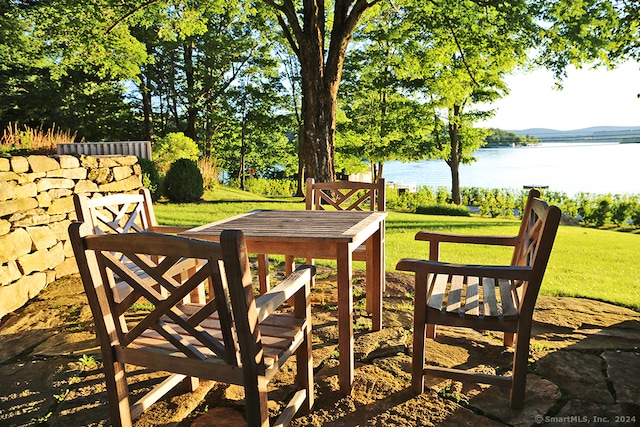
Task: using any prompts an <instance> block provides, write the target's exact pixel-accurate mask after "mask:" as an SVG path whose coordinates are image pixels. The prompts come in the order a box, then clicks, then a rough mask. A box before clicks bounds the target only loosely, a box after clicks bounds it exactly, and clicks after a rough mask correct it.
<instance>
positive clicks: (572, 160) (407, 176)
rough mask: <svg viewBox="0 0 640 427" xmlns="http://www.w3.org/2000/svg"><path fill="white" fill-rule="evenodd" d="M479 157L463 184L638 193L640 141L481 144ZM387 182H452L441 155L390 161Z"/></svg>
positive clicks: (465, 167) (467, 167)
mask: <svg viewBox="0 0 640 427" xmlns="http://www.w3.org/2000/svg"><path fill="white" fill-rule="evenodd" d="M474 156H475V157H476V158H477V159H478V160H477V161H476V162H474V163H472V164H471V165H462V166H461V167H460V183H461V186H463V187H486V188H513V189H521V188H523V186H530V185H536V186H548V187H549V190H552V191H564V192H566V193H567V194H568V195H570V196H571V195H575V194H576V193H579V192H585V193H597V194H606V193H611V194H624V193H628V194H640V144H594V143H591V144H590V143H584V144H582V143H571V144H564V143H546V144H541V145H539V146H536V147H513V148H506V147H505V148H482V149H480V150H478V151H476V153H475V154H474ZM384 177H385V178H386V180H387V182H396V183H404V184H415V185H418V186H420V185H428V186H432V187H438V186H445V187H450V186H451V171H450V169H449V167H448V166H447V164H446V163H445V162H444V161H442V160H426V161H420V162H412V163H403V162H397V161H393V162H387V163H385V166H384Z"/></svg>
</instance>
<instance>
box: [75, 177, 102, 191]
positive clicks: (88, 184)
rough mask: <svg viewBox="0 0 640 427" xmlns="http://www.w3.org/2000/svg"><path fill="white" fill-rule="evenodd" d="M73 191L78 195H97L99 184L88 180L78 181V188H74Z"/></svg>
mask: <svg viewBox="0 0 640 427" xmlns="http://www.w3.org/2000/svg"><path fill="white" fill-rule="evenodd" d="M73 191H74V192H75V193H77V194H82V193H95V192H96V191H98V184H96V183H95V182H93V181H87V180H83V181H78V182H76V186H75V187H74V188H73Z"/></svg>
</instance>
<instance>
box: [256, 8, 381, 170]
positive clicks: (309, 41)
mask: <svg viewBox="0 0 640 427" xmlns="http://www.w3.org/2000/svg"><path fill="white" fill-rule="evenodd" d="M264 1H265V3H267V4H268V5H270V6H271V7H273V8H274V9H275V10H276V11H277V12H278V22H279V23H280V26H281V27H282V29H283V31H284V35H285V37H286V38H287V40H288V41H289V44H290V45H291V48H292V49H293V51H294V52H295V53H296V56H297V57H298V60H299V61H300V69H301V73H300V75H301V76H302V121H303V132H302V139H301V140H300V156H301V157H302V159H303V163H304V165H305V168H306V173H307V175H308V176H310V177H313V178H315V179H316V181H335V177H336V172H335V165H334V157H335V145H334V132H335V128H336V106H337V96H338V86H339V85H340V78H341V76H342V66H343V63H344V55H345V52H346V51H347V46H348V44H349V41H350V40H351V35H352V34H353V29H354V28H355V26H356V24H357V23H358V21H359V20H360V18H361V17H362V14H363V13H364V12H365V11H366V10H367V9H369V8H371V7H372V6H374V5H375V4H376V3H378V2H380V1H381V0H335V1H334V2H333V4H334V10H333V14H332V15H331V16H332V24H333V26H332V28H331V41H330V42H329V49H328V50H326V46H325V35H326V28H325V24H326V21H325V16H327V15H329V13H326V11H325V2H324V0H303V1H302V16H300V15H299V12H298V11H299V7H298V4H297V2H296V3H295V4H294V2H293V1H292V0H282V1H281V2H275V1H273V0H264ZM300 17H301V18H302V22H300ZM325 58H326V62H325Z"/></svg>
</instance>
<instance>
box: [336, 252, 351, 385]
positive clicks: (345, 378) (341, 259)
mask: <svg viewBox="0 0 640 427" xmlns="http://www.w3.org/2000/svg"><path fill="white" fill-rule="evenodd" d="M337 255H338V256H337V274H338V352H339V359H338V360H339V366H338V381H339V383H340V392H341V393H343V394H345V395H347V394H350V393H351V384H352V383H353V376H354V374H353V369H354V357H353V288H352V284H351V276H352V273H351V259H352V253H351V248H349V245H348V244H345V245H339V246H338V254H337Z"/></svg>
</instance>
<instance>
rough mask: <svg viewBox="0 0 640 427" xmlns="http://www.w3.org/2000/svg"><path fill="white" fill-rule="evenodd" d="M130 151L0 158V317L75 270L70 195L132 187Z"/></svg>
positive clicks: (134, 172)
mask: <svg viewBox="0 0 640 427" xmlns="http://www.w3.org/2000/svg"><path fill="white" fill-rule="evenodd" d="M141 187H142V180H141V168H140V165H139V164H138V158H137V157H136V156H109V157H93V156H79V157H76V156H71V155H59V156H35V155H34V156H25V157H21V156H14V157H10V158H0V319H1V318H2V317H3V316H4V315H6V314H7V313H10V312H12V311H14V310H16V309H18V308H20V307H22V306H23V305H24V304H25V303H26V302H27V301H28V300H29V299H30V298H33V297H34V296H36V295H37V294H38V293H39V292H40V291H41V290H42V289H43V288H44V287H45V286H47V284H49V283H51V282H53V281H54V280H57V279H59V278H61V277H63V276H67V275H69V274H72V273H75V272H77V271H78V267H77V265H76V261H75V257H74V256H73V249H72V248H71V242H70V241H69V233H68V228H69V225H70V224H71V222H72V221H74V220H76V213H75V208H74V204H73V195H74V194H76V193H83V194H85V195H87V196H88V197H94V196H100V195H106V194H112V193H128V192H137V190H138V189H140V188H141Z"/></svg>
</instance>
